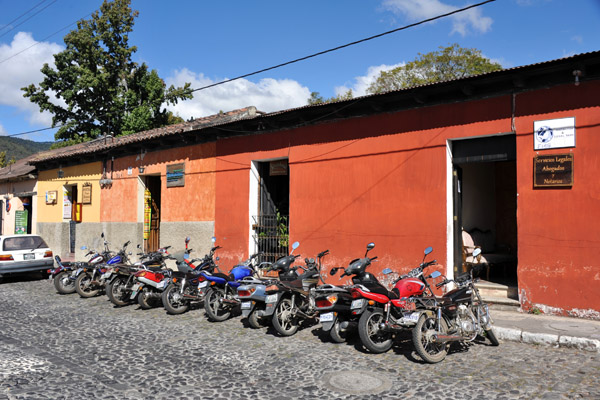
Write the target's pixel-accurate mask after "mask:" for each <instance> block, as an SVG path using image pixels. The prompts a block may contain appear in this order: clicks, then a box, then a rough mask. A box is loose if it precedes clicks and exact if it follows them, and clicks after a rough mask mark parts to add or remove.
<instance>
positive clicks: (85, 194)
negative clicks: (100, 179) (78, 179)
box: [81, 182, 92, 204]
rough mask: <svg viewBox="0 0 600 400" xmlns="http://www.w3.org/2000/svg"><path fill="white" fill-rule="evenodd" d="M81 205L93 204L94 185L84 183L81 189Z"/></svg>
mask: <svg viewBox="0 0 600 400" xmlns="http://www.w3.org/2000/svg"><path fill="white" fill-rule="evenodd" d="M81 203H82V204H92V184H91V183H87V182H86V183H84V184H83V187H82V188H81Z"/></svg>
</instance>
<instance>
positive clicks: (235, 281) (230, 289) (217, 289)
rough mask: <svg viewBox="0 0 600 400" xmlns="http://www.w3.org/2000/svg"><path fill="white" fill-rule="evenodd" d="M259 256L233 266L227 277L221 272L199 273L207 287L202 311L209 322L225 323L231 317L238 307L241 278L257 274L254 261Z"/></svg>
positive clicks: (252, 256) (256, 255)
mask: <svg viewBox="0 0 600 400" xmlns="http://www.w3.org/2000/svg"><path fill="white" fill-rule="evenodd" d="M217 248H219V246H217ZM260 254H261V253H256V254H253V255H251V256H250V258H248V259H247V260H246V261H244V262H242V263H240V264H238V265H236V266H234V267H233V268H232V269H231V271H230V272H229V274H228V275H225V274H223V273H221V272H212V273H211V272H205V271H201V272H200V273H201V274H202V275H203V276H204V277H205V278H206V280H207V281H208V285H209V286H208V288H207V289H206V294H205V296H204V310H205V311H206V315H207V316H208V318H209V319H210V320H211V321H213V322H220V321H225V320H226V319H227V318H229V317H230V316H231V313H232V311H233V309H234V308H235V307H237V306H238V305H240V300H239V299H238V298H237V288H238V287H239V286H240V285H241V280H242V279H243V278H245V277H247V276H252V275H255V274H257V266H256V265H255V259H256V258H257V257H258V256H259V255H260ZM217 269H218V267H217Z"/></svg>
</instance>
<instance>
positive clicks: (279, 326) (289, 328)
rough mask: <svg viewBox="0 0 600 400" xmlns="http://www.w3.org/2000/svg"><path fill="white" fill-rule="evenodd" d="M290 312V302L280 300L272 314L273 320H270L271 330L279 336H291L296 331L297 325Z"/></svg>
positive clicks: (291, 306)
mask: <svg viewBox="0 0 600 400" xmlns="http://www.w3.org/2000/svg"><path fill="white" fill-rule="evenodd" d="M292 310H293V304H292V300H291V299H288V298H285V299H281V301H280V302H279V304H277V308H276V309H275V312H274V313H273V319H272V320H271V322H272V323H273V328H275V330H276V331H277V333H279V334H280V335H281V336H291V335H293V334H294V333H296V331H297V330H298V323H297V322H296V320H295V318H294V316H293V314H292Z"/></svg>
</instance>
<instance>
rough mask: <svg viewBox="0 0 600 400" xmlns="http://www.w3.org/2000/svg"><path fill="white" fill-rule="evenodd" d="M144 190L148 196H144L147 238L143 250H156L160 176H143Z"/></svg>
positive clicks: (158, 237) (158, 243) (158, 244)
mask: <svg viewBox="0 0 600 400" xmlns="http://www.w3.org/2000/svg"><path fill="white" fill-rule="evenodd" d="M145 181H146V182H145V184H146V190H147V191H148V192H149V196H146V200H145V201H146V204H145V207H146V210H148V212H145V213H144V220H145V221H144V223H147V224H149V234H148V239H145V240H144V251H146V252H151V251H156V250H158V249H159V247H160V189H161V182H160V176H146V177H145Z"/></svg>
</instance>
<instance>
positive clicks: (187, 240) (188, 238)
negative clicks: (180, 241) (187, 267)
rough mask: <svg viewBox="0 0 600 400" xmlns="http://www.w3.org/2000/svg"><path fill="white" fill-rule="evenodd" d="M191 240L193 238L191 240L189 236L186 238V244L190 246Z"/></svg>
mask: <svg viewBox="0 0 600 400" xmlns="http://www.w3.org/2000/svg"><path fill="white" fill-rule="evenodd" d="M190 240H192V238H190V237H189V236H188V237H186V238H185V244H188V243H189V242H190Z"/></svg>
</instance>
